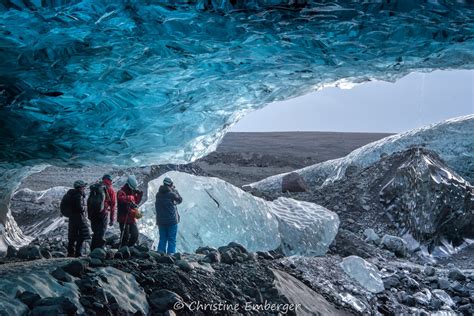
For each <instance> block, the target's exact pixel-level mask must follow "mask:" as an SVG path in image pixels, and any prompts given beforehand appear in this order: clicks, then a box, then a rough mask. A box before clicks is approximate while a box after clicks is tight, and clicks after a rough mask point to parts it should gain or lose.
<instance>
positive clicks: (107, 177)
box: [102, 173, 112, 181]
mask: <svg viewBox="0 0 474 316" xmlns="http://www.w3.org/2000/svg"><path fill="white" fill-rule="evenodd" d="M105 179H107V180H110V181H112V176H111V175H110V174H108V173H106V174H104V176H103V177H102V180H105Z"/></svg>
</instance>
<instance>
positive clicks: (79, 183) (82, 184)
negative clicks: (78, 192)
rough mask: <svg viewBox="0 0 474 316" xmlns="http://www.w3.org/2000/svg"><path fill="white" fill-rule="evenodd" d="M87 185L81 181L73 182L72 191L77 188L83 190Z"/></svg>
mask: <svg viewBox="0 0 474 316" xmlns="http://www.w3.org/2000/svg"><path fill="white" fill-rule="evenodd" d="M86 185H87V183H85V182H84V181H82V180H77V181H74V185H73V186H74V189H79V188H83V187H85V186H86Z"/></svg>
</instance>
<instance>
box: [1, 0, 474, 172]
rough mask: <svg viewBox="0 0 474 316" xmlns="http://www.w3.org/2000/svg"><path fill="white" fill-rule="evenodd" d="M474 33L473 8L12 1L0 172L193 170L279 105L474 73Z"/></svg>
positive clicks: (4, 28) (6, 25)
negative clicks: (342, 89)
mask: <svg viewBox="0 0 474 316" xmlns="http://www.w3.org/2000/svg"><path fill="white" fill-rule="evenodd" d="M473 30H474V7H473V6H472V5H470V4H468V2H466V3H465V2H462V1H420V0H418V1H408V0H406V1H388V0H386V1H365V2H363V3H359V2H354V1H332V2H329V1H276V0H273V1H269V0H259V1H258V0H253V1H238V0H236V1H219V0H209V1H152V0H150V1H144V0H143V1H120V0H114V1H90V0H89V1H88V0H83V1H60V0H57V1H53V0H51V1H48V0H45V1H40V0H29V1H27V0H23V1H21V0H15V1H14V0H6V1H2V2H1V4H0V34H1V36H0V85H1V86H0V90H1V93H0V104H1V107H0V126H1V130H0V163H5V164H10V163H15V164H16V165H34V164H38V163H41V162H47V163H50V164H61V165H65V164H69V165H73V164H74V165H84V164H107V165H144V164H150V163H159V162H186V161H191V160H193V159H196V158H198V157H201V156H202V155H204V154H206V153H208V152H209V151H211V150H213V149H214V148H215V145H216V142H217V141H219V139H221V137H222V136H223V134H224V133H225V131H226V129H227V128H228V127H229V126H230V125H232V124H233V123H235V122H236V121H237V120H238V119H239V118H240V117H241V116H242V115H244V114H245V113H246V112H248V111H250V110H253V109H257V108H260V107H262V106H264V105H265V104H267V103H269V102H272V101H276V100H283V99H287V98H291V97H295V96H298V95H302V94H304V93H307V92H309V91H312V90H314V89H317V88H320V87H321V86H323V85H325V84H329V83H334V82H336V81H338V80H348V81H352V82H362V81H367V80H372V79H382V80H389V81H393V80H396V79H397V78H399V77H401V76H403V75H405V74H407V73H409V72H411V71H415V70H416V71H431V70H433V69H447V68H463V69H471V68H473V65H474V37H473V33H474V32H473ZM347 106H351V105H350V104H348V105H347ZM381 106H383V104H381ZM447 106H448V105H447Z"/></svg>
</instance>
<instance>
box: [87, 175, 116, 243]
mask: <svg viewBox="0 0 474 316" xmlns="http://www.w3.org/2000/svg"><path fill="white" fill-rule="evenodd" d="M92 187H94V188H97V190H98V191H100V192H102V196H104V200H103V205H102V208H101V209H100V210H99V209H97V208H96V207H97V206H95V207H94V203H91V204H88V213H89V219H90V221H91V228H92V232H93V236H92V242H91V246H90V247H91V250H94V249H95V248H104V245H105V240H104V235H105V232H106V231H107V224H108V225H109V226H113V224H114V221H115V208H116V204H117V197H116V195H115V191H114V188H113V186H112V176H111V175H109V174H105V175H104V176H103V177H102V182H98V183H96V184H94V185H93V186H91V192H92Z"/></svg>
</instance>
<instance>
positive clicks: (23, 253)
mask: <svg viewBox="0 0 474 316" xmlns="http://www.w3.org/2000/svg"><path fill="white" fill-rule="evenodd" d="M17 256H18V258H20V259H26V260H36V259H41V258H43V256H42V255H41V249H40V247H39V246H36V245H34V246H25V247H21V248H20V249H19V250H18V254H17Z"/></svg>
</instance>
